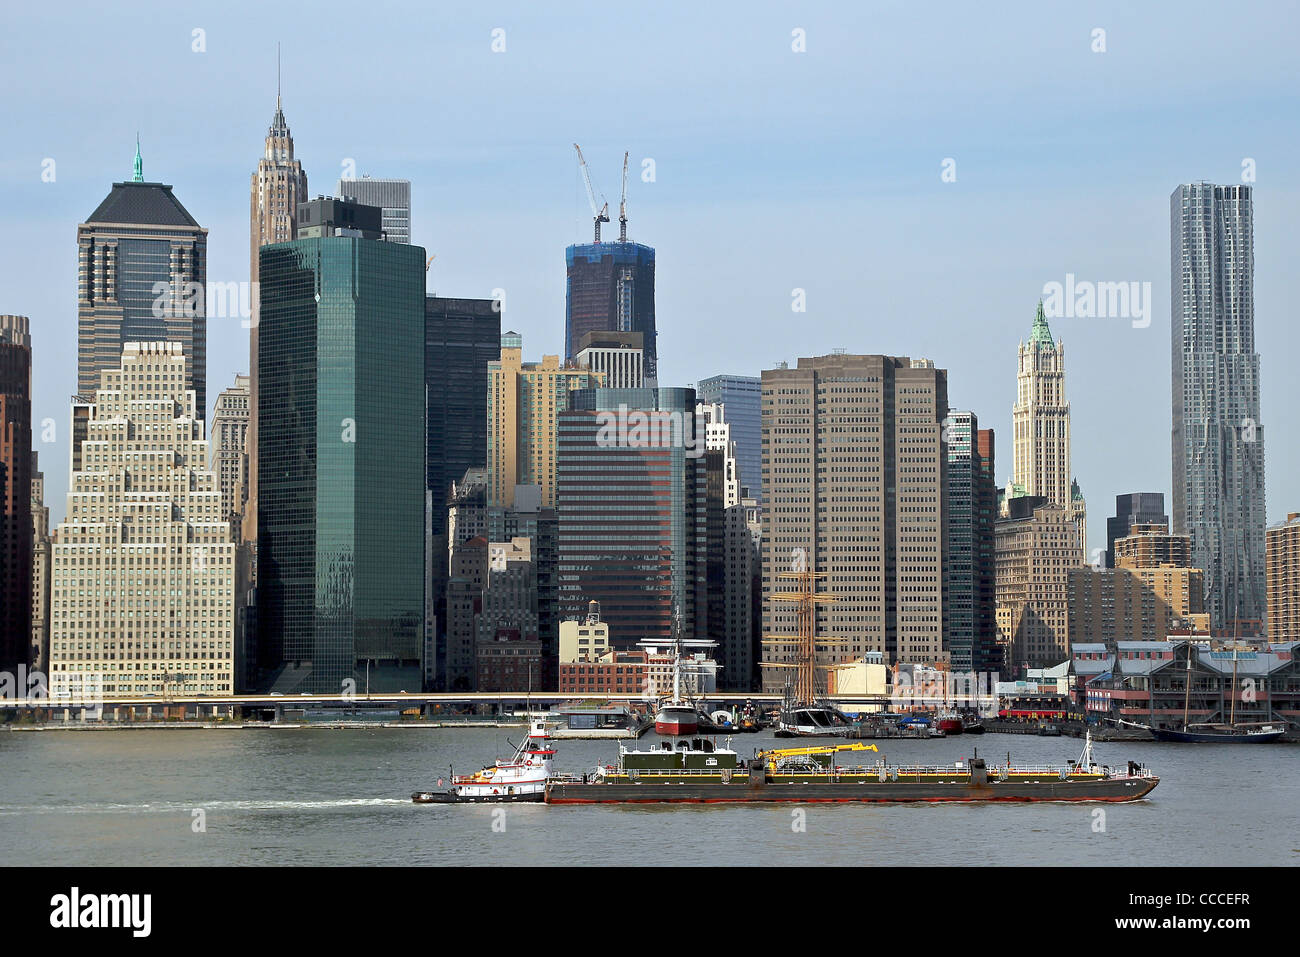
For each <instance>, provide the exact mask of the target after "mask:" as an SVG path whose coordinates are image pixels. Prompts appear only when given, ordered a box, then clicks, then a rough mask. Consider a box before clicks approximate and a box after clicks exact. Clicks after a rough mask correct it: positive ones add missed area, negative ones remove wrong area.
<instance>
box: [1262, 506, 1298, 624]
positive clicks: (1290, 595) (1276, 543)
mask: <svg viewBox="0 0 1300 957" xmlns="http://www.w3.org/2000/svg"><path fill="white" fill-rule="evenodd" d="M1264 570H1265V573H1266V574H1265V579H1266V583H1267V584H1266V587H1267V592H1268V636H1269V639H1270V640H1272V641H1295V640H1297V639H1300V512H1290V513H1289V514H1288V515H1287V517H1286V521H1285V522H1280V523H1279V524H1277V525H1270V526H1269V527H1268V529H1267V530H1266V531H1265V533H1264Z"/></svg>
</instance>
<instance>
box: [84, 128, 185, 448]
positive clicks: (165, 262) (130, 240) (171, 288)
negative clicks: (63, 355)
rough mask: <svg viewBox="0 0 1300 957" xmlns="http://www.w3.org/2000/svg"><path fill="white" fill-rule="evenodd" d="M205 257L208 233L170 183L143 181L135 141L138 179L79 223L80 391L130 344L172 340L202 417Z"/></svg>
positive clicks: (111, 367)
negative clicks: (182, 359) (178, 347)
mask: <svg viewBox="0 0 1300 957" xmlns="http://www.w3.org/2000/svg"><path fill="white" fill-rule="evenodd" d="M207 262H208V231H207V230H206V229H204V228H203V227H202V226H200V225H199V224H198V223H197V222H196V221H195V219H194V217H193V216H191V215H190V214H189V212H188V211H187V210H186V209H185V207H184V206H182V205H181V203H180V201H179V200H178V199H177V198H176V197H175V196H174V195H173V194H172V188H171V187H170V186H166V185H164V184H162V183H147V182H145V181H144V167H143V162H142V160H141V158H140V151H139V147H138V146H137V148H136V156H135V178H134V179H133V180H132V181H130V182H126V183H114V184H113V188H112V190H111V191H110V192H109V194H108V196H106V197H105V198H104V201H103V202H102V203H100V204H99V205H98V206H97V207H95V210H94V212H92V213H91V214H90V215H89V216H87V217H86V221H85V222H84V223H82V224H81V225H79V226H78V227H77V392H78V393H79V394H81V395H83V396H90V395H92V394H93V393H94V392H95V390H96V389H98V388H99V385H100V375H101V373H103V372H115V371H118V370H120V368H121V365H120V363H121V360H122V348H123V346H124V345H125V344H126V343H127V342H175V343H177V344H178V345H179V346H180V347H181V350H182V351H183V352H184V353H185V356H186V360H187V363H186V369H187V371H186V375H188V376H189V379H188V380H187V381H186V383H185V385H186V387H187V388H191V389H193V390H194V395H195V402H196V403H197V405H196V409H197V410H198V417H199V418H200V419H206V418H207V400H208V392H207V354H208V325H207V323H208V320H207V291H208V289H207V283H208V272H207ZM74 438H75V437H74ZM74 454H75V450H74Z"/></svg>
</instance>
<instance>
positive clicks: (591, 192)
mask: <svg viewBox="0 0 1300 957" xmlns="http://www.w3.org/2000/svg"><path fill="white" fill-rule="evenodd" d="M573 148H574V149H575V150H577V151H578V165H579V166H580V167H582V178H583V179H584V180H585V181H586V183H587V199H588V201H590V203H591V219H592V222H593V223H595V225H596V242H600V224H601V223H607V222H609V203H605V204H604V205H603V206H601V207H600V208H599V209H597V208H596V189H595V187H593V186H592V185H591V170H590V169H589V168H588V167H587V161H586V160H585V159H584V158H583V156H582V147H581V146H579V145H578V144H577V143H574V144H573ZM604 198H605V197H604V196H603V195H602V196H601V199H602V200H603V199H604Z"/></svg>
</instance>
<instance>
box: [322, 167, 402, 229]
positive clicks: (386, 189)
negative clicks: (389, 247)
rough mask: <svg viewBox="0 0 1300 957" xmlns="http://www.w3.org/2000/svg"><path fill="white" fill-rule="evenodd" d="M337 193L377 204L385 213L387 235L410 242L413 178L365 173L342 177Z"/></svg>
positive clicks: (366, 203)
mask: <svg viewBox="0 0 1300 957" xmlns="http://www.w3.org/2000/svg"><path fill="white" fill-rule="evenodd" d="M334 195H335V196H339V197H342V198H344V199H351V200H355V201H356V202H358V203H361V204H363V205H365V206H378V207H379V208H380V209H382V210H383V211H384V212H383V220H382V223H383V227H382V228H383V231H384V238H385V239H387V240H388V241H389V242H390V243H409V242H410V241H411V181H410V180H409V179H383V178H371V177H369V176H362V177H360V178H359V179H356V178H354V179H341V180H339V181H338V184H337V185H336V186H335V187H334Z"/></svg>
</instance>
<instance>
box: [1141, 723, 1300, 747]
mask: <svg viewBox="0 0 1300 957" xmlns="http://www.w3.org/2000/svg"><path fill="white" fill-rule="evenodd" d="M1149 730H1150V732H1151V736H1152V737H1154V738H1155V739H1156V740H1157V741H1175V742H1178V743H1181V744H1270V743H1272V742H1274V741H1278V740H1280V739H1281V738H1282V735H1284V734H1286V728H1284V727H1281V728H1279V727H1276V726H1274V725H1269V724H1265V725H1261V726H1260V727H1258V728H1246V727H1243V726H1241V725H1237V726H1235V727H1234V726H1232V725H1212V724H1211V725H1196V724H1192V725H1185V726H1184V727H1183V728H1182V729H1174V728H1150V729H1149Z"/></svg>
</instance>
